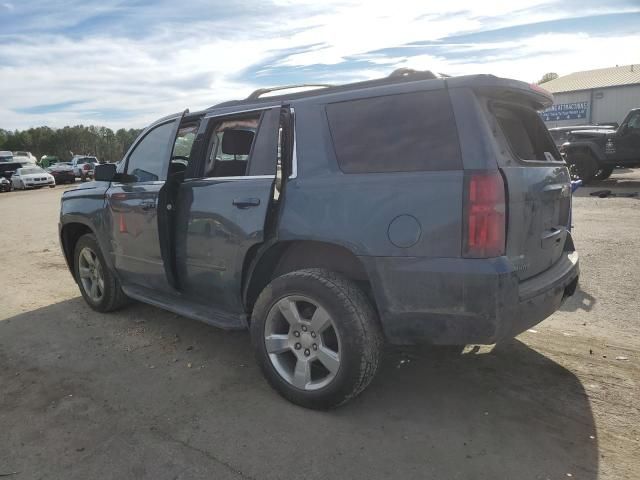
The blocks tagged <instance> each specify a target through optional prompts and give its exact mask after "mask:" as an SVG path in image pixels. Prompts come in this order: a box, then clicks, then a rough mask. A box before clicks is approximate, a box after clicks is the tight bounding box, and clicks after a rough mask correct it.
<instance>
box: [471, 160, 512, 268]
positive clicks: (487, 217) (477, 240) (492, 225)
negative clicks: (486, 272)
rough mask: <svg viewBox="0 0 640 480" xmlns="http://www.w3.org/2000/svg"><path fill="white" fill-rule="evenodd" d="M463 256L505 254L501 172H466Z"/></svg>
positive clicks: (504, 215) (504, 207)
mask: <svg viewBox="0 0 640 480" xmlns="http://www.w3.org/2000/svg"><path fill="white" fill-rule="evenodd" d="M464 199H465V205H464V235H463V247H462V256H463V257H467V258H489V257H499V256H501V255H504V250H505V230H506V206H505V192H504V181H503V180H502V176H501V175H500V172H498V171H497V170H496V171H494V172H482V173H471V174H468V175H465V182H464Z"/></svg>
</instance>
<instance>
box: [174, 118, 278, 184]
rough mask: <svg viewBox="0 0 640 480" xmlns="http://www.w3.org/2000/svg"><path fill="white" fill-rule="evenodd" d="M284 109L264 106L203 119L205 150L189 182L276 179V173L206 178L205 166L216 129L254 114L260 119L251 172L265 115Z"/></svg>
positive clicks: (252, 147)
mask: <svg viewBox="0 0 640 480" xmlns="http://www.w3.org/2000/svg"><path fill="white" fill-rule="evenodd" d="M282 108H283V106H282V105H269V106H264V107H259V108H251V109H247V110H238V111H236V112H225V113H214V114H211V115H207V116H205V117H204V118H203V119H202V120H203V121H202V122H201V123H200V131H199V132H198V134H200V132H202V133H203V135H204V142H203V148H202V150H201V152H200V154H199V155H198V158H197V159H193V160H196V161H197V162H198V165H197V167H196V168H195V169H194V170H192V172H191V173H193V174H194V175H195V176H194V177H190V178H189V180H254V179H260V178H275V177H276V175H275V173H274V174H269V175H242V176H228V177H213V176H205V175H204V166H205V163H206V159H207V157H208V156H209V155H210V154H211V147H212V141H211V140H212V135H213V132H214V129H215V127H216V126H217V125H219V124H220V123H221V122H224V121H227V120H233V119H238V118H243V117H248V116H252V114H253V115H259V116H260V119H259V123H258V128H257V130H256V133H255V137H254V140H253V143H252V145H251V152H250V153H249V157H248V159H247V171H250V169H251V160H252V157H253V154H254V147H255V143H256V140H257V139H258V135H259V133H260V128H261V126H262V120H263V116H264V114H265V113H266V112H267V111H269V110H273V109H280V110H281V109H282ZM274 160H275V159H274ZM185 180H186V179H185Z"/></svg>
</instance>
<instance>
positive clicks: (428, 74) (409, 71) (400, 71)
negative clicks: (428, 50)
mask: <svg viewBox="0 0 640 480" xmlns="http://www.w3.org/2000/svg"><path fill="white" fill-rule="evenodd" d="M418 74H419V75H420V76H421V77H423V78H438V77H437V76H436V75H435V74H434V73H433V72H432V71H431V70H414V69H413V68H396V69H395V70H394V71H393V72H391V73H390V74H389V77H388V78H398V77H408V76H410V75H418Z"/></svg>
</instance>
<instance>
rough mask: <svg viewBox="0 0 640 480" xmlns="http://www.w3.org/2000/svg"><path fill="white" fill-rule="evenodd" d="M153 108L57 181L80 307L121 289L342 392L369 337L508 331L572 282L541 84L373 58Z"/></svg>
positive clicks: (295, 389)
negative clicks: (449, 74)
mask: <svg viewBox="0 0 640 480" xmlns="http://www.w3.org/2000/svg"><path fill="white" fill-rule="evenodd" d="M277 90H278V89H271V90H261V91H257V92H254V94H252V95H251V96H250V97H249V98H247V99H246V100H241V101H232V102H226V103H223V104H219V105H216V106H214V107H211V108H209V109H207V110H204V111H198V112H188V111H186V112H184V113H182V114H175V115H171V116H168V117H165V118H163V119H160V120H158V121H157V122H155V123H154V124H152V125H151V126H149V127H148V128H147V129H145V130H144V131H143V132H142V134H141V135H140V137H139V138H138V139H137V140H136V142H135V143H134V144H133V146H132V147H131V149H130V150H129V152H128V153H127V154H126V156H125V158H124V159H123V161H121V162H120V163H119V164H118V165H117V166H116V165H114V164H105V165H99V166H97V167H96V171H95V181H93V182H90V183H86V184H83V185H82V186H80V187H78V188H76V189H74V190H69V191H66V192H64V194H63V197H62V204H61V216H60V239H61V244H62V248H63V251H64V255H65V257H66V260H67V263H68V265H69V268H70V270H71V272H72V274H73V276H74V278H75V280H76V282H77V283H78V285H79V287H80V291H81V293H82V295H83V297H84V298H85V300H86V301H87V303H88V304H89V305H90V306H91V308H93V309H95V310H97V311H100V312H107V311H111V310H114V309H116V308H119V307H121V306H123V305H124V304H125V303H126V301H127V299H128V298H132V299H136V300H140V301H143V302H146V303H149V304H152V305H156V306H158V307H161V308H165V309H167V310H170V311H172V312H176V313H179V314H181V315H184V316H187V317H190V318H194V319H197V320H201V321H203V322H206V323H209V324H211V325H214V326H217V327H222V328H228V329H250V331H251V338H252V343H253V347H254V349H255V354H256V358H257V360H258V363H259V364H260V366H261V368H262V370H263V372H264V374H265V376H266V378H267V379H268V381H269V382H270V384H271V385H272V386H273V387H274V388H275V389H276V390H277V391H278V392H279V393H281V394H282V395H283V396H284V397H286V398H287V399H289V400H291V401H292V402H295V403H297V404H300V405H303V406H306V407H310V408H330V407H333V406H336V405H340V404H342V403H344V402H346V401H348V400H349V399H351V398H353V397H354V396H355V395H357V394H358V393H360V392H361V391H362V390H364V389H365V388H366V386H367V385H368V384H369V382H370V381H371V380H372V378H373V377H374V375H375V372H376V370H377V367H378V364H379V359H380V353H381V349H382V346H383V343H384V342H389V343H393V344H415V343H431V344H440V345H463V344H467V343H487V344H491V343H495V342H500V341H503V340H505V339H509V338H512V337H513V336H515V335H517V334H519V333H520V332H522V331H524V330H526V329H527V328H529V327H531V326H532V325H534V324H536V323H538V322H540V321H542V320H543V319H545V318H546V317H547V316H549V315H551V314H552V313H553V312H554V311H555V310H556V309H557V308H558V307H559V306H560V304H561V303H562V302H563V301H564V299H565V298H566V297H567V296H569V295H571V294H573V292H574V290H575V288H576V285H577V281H578V254H577V253H576V251H575V248H574V245H573V241H572V239H571V233H570V232H569V229H568V224H569V211H570V178H569V172H568V170H567V168H566V166H565V164H564V162H563V160H562V158H561V156H560V154H559V153H558V151H557V149H556V147H555V145H554V144H553V141H552V139H551V137H550V135H549V133H548V131H547V129H546V128H545V126H544V124H543V123H542V121H541V119H540V117H539V115H538V114H537V110H540V109H544V108H545V107H546V106H548V105H550V104H551V101H552V99H551V97H550V96H549V94H547V93H546V92H544V91H542V90H540V89H538V88H535V87H531V86H529V85H527V84H524V83H522V82H517V81H512V80H506V79H501V78H496V77H493V76H490V75H476V76H466V77H457V78H446V79H443V78H436V77H435V75H433V74H431V73H430V72H413V71H402V72H396V73H394V74H392V75H391V76H390V77H388V78H383V79H379V80H372V81H368V82H362V83H355V84H349V85H342V86H335V87H326V88H317V89H314V90H311V91H306V92H298V93H293V94H288V95H287V94H283V95H278V96H270V97H264V96H263V94H264V93H267V92H270V93H278V92H277Z"/></svg>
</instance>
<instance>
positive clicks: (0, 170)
mask: <svg viewBox="0 0 640 480" xmlns="http://www.w3.org/2000/svg"><path fill="white" fill-rule="evenodd" d="M20 167H22V165H20V164H19V163H15V162H0V177H1V178H5V179H7V180H9V181H11V177H12V176H13V174H14V173H15V171H16V170H17V169H19V168H20Z"/></svg>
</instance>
